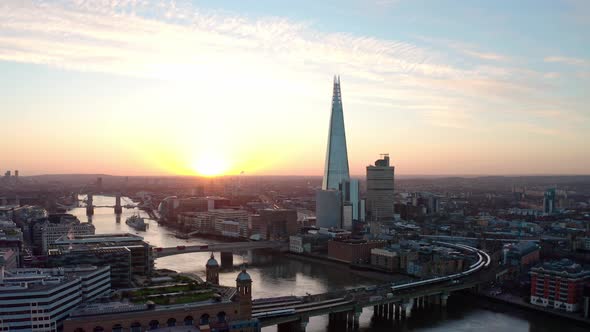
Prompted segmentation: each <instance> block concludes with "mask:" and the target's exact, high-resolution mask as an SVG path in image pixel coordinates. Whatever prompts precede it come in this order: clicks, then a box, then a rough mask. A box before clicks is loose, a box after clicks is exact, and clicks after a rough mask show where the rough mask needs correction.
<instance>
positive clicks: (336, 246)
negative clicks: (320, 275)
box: [328, 239, 387, 264]
mask: <svg viewBox="0 0 590 332" xmlns="http://www.w3.org/2000/svg"><path fill="white" fill-rule="evenodd" d="M386 245H387V242H386V241H379V240H362V239H340V240H332V241H329V242H328V257H330V258H332V259H337V260H340V261H343V262H347V263H355V264H367V263H370V261H371V249H373V248H382V247H384V246H386Z"/></svg>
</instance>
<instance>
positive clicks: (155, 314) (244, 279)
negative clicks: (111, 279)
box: [64, 262, 260, 332]
mask: <svg viewBox="0 0 590 332" xmlns="http://www.w3.org/2000/svg"><path fill="white" fill-rule="evenodd" d="M211 264H212V262H211ZM204 287H208V288H201V289H198V292H196V293H194V294H192V293H191V292H190V291H183V295H182V296H181V297H180V298H177V300H178V301H180V302H179V303H166V304H158V303H155V302H153V301H150V302H146V303H138V302H136V301H133V302H108V303H94V304H90V305H85V306H81V307H80V308H78V309H76V310H75V311H74V312H73V313H72V314H71V315H70V318H68V319H67V320H66V321H65V323H64V330H65V331H75V332H92V331H115V332H122V331H146V330H158V329H161V330H163V331H167V330H169V329H170V330H178V331H236V332H237V331H244V332H250V331H251V332H254V331H259V330H260V325H259V322H258V320H252V279H251V278H250V275H249V274H248V273H247V272H246V271H245V270H242V271H241V272H240V273H239V274H238V276H237V278H236V287H235V288H233V287H224V286H216V285H210V284H209V285H206V286H204ZM206 290H210V291H211V292H210V293H206V292H205V293H204V292H203V291H206ZM164 291H165V289H164ZM163 296H166V297H167V299H168V300H169V301H174V300H175V298H174V297H168V296H167V295H165V294H163ZM188 296H194V297H195V301H191V302H184V301H183V300H185V299H186V298H187V297H188ZM134 302H135V303H134Z"/></svg>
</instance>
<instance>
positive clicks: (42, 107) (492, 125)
mask: <svg viewBox="0 0 590 332" xmlns="http://www.w3.org/2000/svg"><path fill="white" fill-rule="evenodd" d="M589 29H590V3H588V2H585V1H582V0H579V1H576V0H568V1H519V2H517V3H514V2H513V1H493V2H492V1H470V2H464V1H404V0H397V1H396V0H393V1H387V0H375V1H360V0H359V1H343V0H341V1H322V2H321V3H318V2H314V1H297V2H274V1H266V0H265V1H234V2H232V1H194V2H189V1H140V0H137V1H133V0H128V1H125V0H121V1H114V0H113V1H83V0H76V1H13V0H8V1H2V3H0V73H1V75H0V111H1V112H0V113H1V118H2V120H3V121H2V124H3V126H2V140H0V151H1V152H2V156H3V158H2V160H0V168H1V169H2V170H5V169H19V170H20V171H21V174H22V175H29V174H41V173H106V174H114V175H159V174H162V175H174V174H194V173H195V172H196V171H198V172H200V173H203V172H204V171H207V169H210V170H211V171H213V170H220V169H221V170H223V171H224V173H226V174H238V173H239V172H240V171H242V170H243V171H245V173H246V174H252V175H254V174H276V175H321V174H322V171H323V167H324V157H325V153H326V150H325V149H326V140H327V135H328V122H329V117H330V104H331V97H332V79H333V75H335V74H338V75H340V76H341V82H342V99H343V108H344V121H345V124H346V135H347V144H348V157H349V162H350V173H351V175H360V174H364V167H365V166H366V165H368V164H371V163H373V161H374V160H376V159H377V158H378V157H379V154H380V153H389V154H390V156H391V159H392V164H393V165H395V166H396V173H397V174H401V175H403V174H448V175H452V174H588V173H589V171H588V170H590V157H589V156H588V151H590V143H589V142H590V130H588V129H590V109H589V107H588V105H589V104H590V94H589V93H588V92H589V91H590V48H588V46H587V45H590V35H589V34H588V33H587V31H588V30H589Z"/></svg>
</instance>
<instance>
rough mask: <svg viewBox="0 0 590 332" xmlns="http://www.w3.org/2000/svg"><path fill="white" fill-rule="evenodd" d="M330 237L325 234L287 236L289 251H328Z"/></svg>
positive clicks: (308, 252) (305, 252) (311, 252)
mask: <svg viewBox="0 0 590 332" xmlns="http://www.w3.org/2000/svg"><path fill="white" fill-rule="evenodd" d="M331 239H332V238H331V237H330V236H328V235H325V234H299V235H292V236H290V237H289V251H290V252H293V253H298V254H324V253H327V252H328V241H330V240H331Z"/></svg>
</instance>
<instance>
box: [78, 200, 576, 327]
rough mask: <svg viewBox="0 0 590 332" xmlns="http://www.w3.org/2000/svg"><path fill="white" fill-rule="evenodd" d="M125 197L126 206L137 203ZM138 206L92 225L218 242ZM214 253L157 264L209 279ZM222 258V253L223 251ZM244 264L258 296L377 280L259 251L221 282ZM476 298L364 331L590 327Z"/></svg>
mask: <svg viewBox="0 0 590 332" xmlns="http://www.w3.org/2000/svg"><path fill="white" fill-rule="evenodd" d="M132 203H133V202H132V201H131V200H129V199H126V198H123V199H122V204H123V205H125V204H132ZM114 204H115V198H114V197H108V196H94V205H114ZM70 213H72V214H74V215H76V216H77V217H78V218H79V219H80V220H81V221H87V220H88V217H87V216H86V209H85V208H84V207H80V208H75V209H72V210H71V211H70ZM134 213H140V214H141V216H142V217H145V218H146V222H148V223H149V228H148V230H147V231H146V232H141V231H136V230H134V229H133V228H131V227H129V226H127V224H125V220H126V219H127V217H129V216H131V215H133V214H134ZM147 218H148V216H147V214H145V213H144V212H142V211H139V210H138V209H126V208H124V209H123V213H122V215H121V217H120V220H117V218H116V216H115V214H114V213H113V208H96V209H95V211H94V215H93V216H92V223H94V225H95V227H96V233H97V234H98V233H123V232H129V233H133V234H137V235H140V236H143V237H144V238H145V240H146V241H147V242H149V243H150V244H152V245H154V246H163V247H173V246H177V245H189V244H190V245H199V244H207V243H212V242H214V241H212V240H209V239H197V238H192V239H189V240H182V239H178V238H176V237H175V236H174V230H172V229H169V228H167V227H164V226H160V225H158V223H157V222H156V221H154V220H148V219H147ZM209 255H210V254H209V253H189V254H182V255H176V256H169V257H164V258H159V259H157V260H156V268H165V269H171V270H176V271H179V272H189V273H195V274H198V275H200V276H201V277H203V279H204V277H205V262H206V261H207V259H208V257H209ZM217 258H218V260H219V253H217ZM243 263H246V264H247V267H248V273H249V274H250V275H251V276H252V292H253V295H254V298H261V297H273V296H282V295H305V294H306V293H311V294H314V293H322V292H326V291H331V290H336V289H342V288H348V287H357V286H368V285H373V284H375V283H377V281H374V280H370V279H367V278H365V277H360V276H357V275H354V274H352V273H350V271H349V270H348V269H347V268H344V267H343V268H335V267H326V266H325V265H323V264H321V263H316V262H308V261H300V260H297V259H291V258H288V257H285V256H281V255H270V254H258V253H257V254H254V255H250V256H248V255H245V256H243V257H242V256H239V255H236V256H234V266H233V267H232V268H224V269H223V270H222V271H221V273H220V276H219V279H220V283H221V284H223V285H227V286H235V278H236V275H237V273H238V271H239V270H240V268H241V266H242V264H243ZM468 302H473V301H472V300H466V299H463V298H459V297H455V296H451V298H450V299H449V306H448V307H447V308H446V309H444V310H432V311H428V312H427V313H426V312H418V313H416V314H415V315H414V316H413V317H412V318H411V319H410V320H408V321H406V322H403V323H402V324H400V325H395V326H393V325H385V326H381V325H378V324H376V323H373V322H372V321H371V316H372V314H373V310H372V308H371V309H369V308H367V309H365V310H364V311H363V313H362V315H361V319H360V330H361V331H394V330H395V331H433V332H434V331H441V332H442V331H445V332H451V331H483V332H499V331H515V332H516V331H523V332H524V331H574V332H577V331H580V332H582V331H587V329H586V328H584V327H581V326H578V325H574V324H569V323H567V321H564V320H559V319H554V318H551V317H546V316H545V315H542V314H537V313H533V312H529V311H524V310H520V309H515V308H513V307H508V306H503V305H485V306H484V305H480V304H477V303H468ZM327 325H328V319H327V316H322V317H312V318H311V319H310V321H309V324H308V325H307V331H325V330H326V329H327ZM263 330H264V331H275V330H276V328H274V327H272V328H265V329H263Z"/></svg>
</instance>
